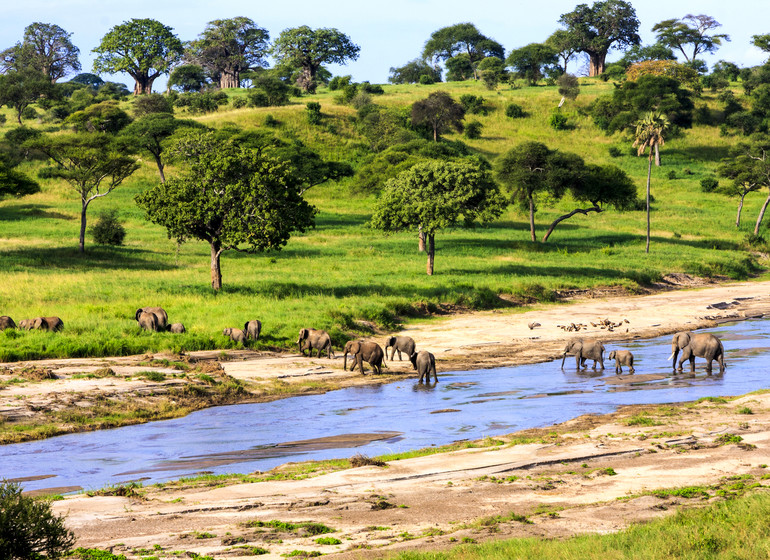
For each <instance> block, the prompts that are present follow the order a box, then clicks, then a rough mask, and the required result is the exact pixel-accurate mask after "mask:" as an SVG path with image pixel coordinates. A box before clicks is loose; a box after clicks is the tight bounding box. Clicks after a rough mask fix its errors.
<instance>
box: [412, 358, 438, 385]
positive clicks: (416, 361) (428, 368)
mask: <svg viewBox="0 0 770 560" xmlns="http://www.w3.org/2000/svg"><path fill="white" fill-rule="evenodd" d="M409 361H410V362H412V367H414V369H416V370H417V373H419V374H420V380H419V381H418V383H422V378H423V377H425V383H430V374H431V373H432V374H433V381H435V382H436V383H438V376H437V375H436V357H435V356H434V355H433V354H431V353H430V352H426V351H425V350H420V351H419V352H412V355H411V356H409Z"/></svg>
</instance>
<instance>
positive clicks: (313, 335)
mask: <svg viewBox="0 0 770 560" xmlns="http://www.w3.org/2000/svg"><path fill="white" fill-rule="evenodd" d="M297 345H298V346H299V353H300V354H302V355H303V356H304V355H305V350H307V351H308V356H312V355H313V348H315V349H317V350H318V357H319V358H320V357H321V352H322V351H324V350H326V351H327V357H329V358H331V357H332V356H334V350H333V349H332V338H331V337H330V336H329V333H328V332H326V331H321V330H316V329H300V331H299V338H298V339H297Z"/></svg>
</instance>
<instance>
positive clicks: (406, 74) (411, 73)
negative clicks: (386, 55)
mask: <svg viewBox="0 0 770 560" xmlns="http://www.w3.org/2000/svg"><path fill="white" fill-rule="evenodd" d="M388 81H389V82H390V83H391V84H418V83H419V84H423V85H429V84H433V83H436V82H440V81H441V69H439V68H437V67H436V66H431V65H430V64H428V63H427V62H425V61H424V60H422V59H420V58H416V59H414V60H410V61H409V62H407V63H406V64H404V65H403V66H401V67H398V68H393V67H391V69H390V76H388ZM330 85H331V84H330Z"/></svg>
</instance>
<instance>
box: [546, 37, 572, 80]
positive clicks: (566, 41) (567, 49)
mask: <svg viewBox="0 0 770 560" xmlns="http://www.w3.org/2000/svg"><path fill="white" fill-rule="evenodd" d="M545 44H546V46H548V47H550V48H551V50H552V51H553V52H554V53H556V56H558V57H559V58H560V59H561V60H562V69H563V71H564V73H566V72H567V64H569V61H570V60H572V59H573V58H574V57H575V53H576V52H578V51H577V47H576V41H575V39H574V38H573V37H572V35H571V34H570V33H569V31H566V30H564V29H557V30H556V31H554V32H553V33H551V36H550V37H548V39H546V40H545Z"/></svg>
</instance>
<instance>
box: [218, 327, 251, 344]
mask: <svg viewBox="0 0 770 560" xmlns="http://www.w3.org/2000/svg"><path fill="white" fill-rule="evenodd" d="M222 335H223V336H229V337H230V340H232V341H233V342H240V343H241V344H243V345H244V346H246V333H245V332H243V331H242V330H241V329H233V328H228V329H225V330H223V331H222Z"/></svg>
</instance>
